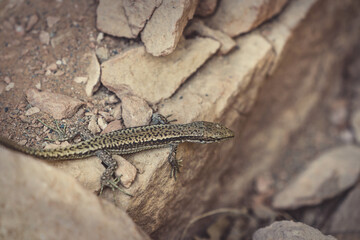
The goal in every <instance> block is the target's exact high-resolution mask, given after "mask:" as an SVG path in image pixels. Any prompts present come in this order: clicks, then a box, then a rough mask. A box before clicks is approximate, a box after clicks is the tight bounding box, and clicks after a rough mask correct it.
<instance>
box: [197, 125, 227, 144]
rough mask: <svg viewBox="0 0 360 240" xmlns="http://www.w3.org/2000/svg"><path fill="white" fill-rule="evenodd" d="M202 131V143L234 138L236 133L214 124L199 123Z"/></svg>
mask: <svg viewBox="0 0 360 240" xmlns="http://www.w3.org/2000/svg"><path fill="white" fill-rule="evenodd" d="M197 123H198V124H199V127H200V128H201V131H202V134H201V135H202V139H201V140H200V141H201V142H202V143H211V142H219V141H222V140H225V139H228V138H232V137H234V132H233V131H231V130H230V129H228V128H227V127H225V126H224V125H221V124H219V123H213V122H197Z"/></svg>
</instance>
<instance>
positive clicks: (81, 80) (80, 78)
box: [74, 77, 88, 83]
mask: <svg viewBox="0 0 360 240" xmlns="http://www.w3.org/2000/svg"><path fill="white" fill-rule="evenodd" d="M87 80H88V78H87V77H76V78H74V82H76V83H86V82H87Z"/></svg>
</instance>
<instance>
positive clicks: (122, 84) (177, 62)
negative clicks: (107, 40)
mask: <svg viewBox="0 0 360 240" xmlns="http://www.w3.org/2000/svg"><path fill="white" fill-rule="evenodd" d="M219 46H220V44H219V43H218V42H217V41H215V40H212V39H209V38H195V39H190V40H185V41H182V42H181V43H180V44H179V46H178V47H177V49H176V51H175V52H174V53H173V54H171V55H169V56H165V57H153V56H151V55H150V54H148V53H146V52H145V49H144V47H137V48H133V49H131V50H129V51H127V52H125V53H123V54H120V55H119V56H116V57H114V58H112V59H110V60H109V61H106V62H104V63H103V64H102V75H101V82H102V83H103V84H104V86H105V87H107V88H108V89H109V90H111V91H113V92H115V93H116V95H117V96H118V97H119V98H120V99H121V96H122V95H123V94H126V93H128V92H132V93H135V94H136V95H138V96H141V97H142V98H144V99H145V100H147V101H149V102H152V103H156V102H158V101H160V100H161V99H164V98H168V97H170V96H171V95H172V94H174V92H175V91H176V89H178V87H179V86H180V85H181V84H182V83H183V82H184V81H185V80H186V79H187V78H188V77H189V76H190V75H191V74H193V73H194V72H195V71H196V70H197V69H198V68H199V67H200V66H201V65H202V64H204V62H205V61H206V60H207V59H208V58H209V57H210V56H211V55H213V54H214V53H215V52H216V51H217V50H218V48H219Z"/></svg>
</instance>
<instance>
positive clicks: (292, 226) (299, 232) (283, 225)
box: [252, 221, 336, 240]
mask: <svg viewBox="0 0 360 240" xmlns="http://www.w3.org/2000/svg"><path fill="white" fill-rule="evenodd" d="M252 239H253V240H270V239H289V240H290V239H296V240H310V239H317V240H336V238H334V237H333V236H330V235H327V236H326V235H324V234H322V233H321V232H320V231H319V230H317V229H315V228H312V227H310V226H308V225H306V224H304V223H300V222H291V221H279V222H274V223H273V224H271V225H270V226H268V227H265V228H260V229H259V230H257V231H256V232H255V233H254V235H253V238H252Z"/></svg>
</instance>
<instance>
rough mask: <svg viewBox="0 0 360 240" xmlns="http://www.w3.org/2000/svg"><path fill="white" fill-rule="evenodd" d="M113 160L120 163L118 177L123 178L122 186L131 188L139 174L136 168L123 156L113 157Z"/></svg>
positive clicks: (121, 179) (117, 171)
mask: <svg viewBox="0 0 360 240" xmlns="http://www.w3.org/2000/svg"><path fill="white" fill-rule="evenodd" d="M113 158H114V159H115V160H116V161H117V162H118V165H119V167H118V169H117V170H116V176H121V177H120V181H121V184H122V185H123V186H124V187H125V188H129V187H130V186H131V184H132V183H133V182H134V180H135V177H136V173H137V170H136V168H135V167H134V165H132V164H131V163H130V162H128V161H127V160H126V159H125V158H123V157H121V156H118V155H113Z"/></svg>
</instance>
